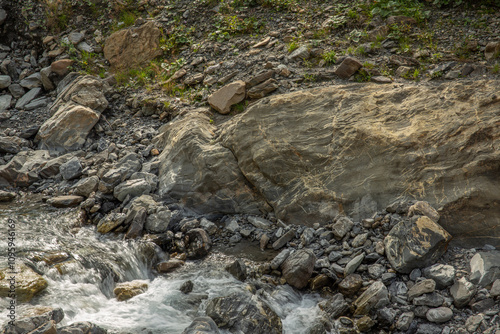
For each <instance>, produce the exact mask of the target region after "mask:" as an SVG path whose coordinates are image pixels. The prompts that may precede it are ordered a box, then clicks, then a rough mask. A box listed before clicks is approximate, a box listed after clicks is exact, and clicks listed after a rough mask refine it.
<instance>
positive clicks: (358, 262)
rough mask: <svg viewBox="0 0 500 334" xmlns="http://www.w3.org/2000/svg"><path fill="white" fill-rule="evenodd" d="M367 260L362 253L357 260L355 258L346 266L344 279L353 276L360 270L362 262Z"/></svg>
mask: <svg viewBox="0 0 500 334" xmlns="http://www.w3.org/2000/svg"><path fill="white" fill-rule="evenodd" d="M364 258H365V254H364V253H362V254H360V255H358V256H356V257H355V258H353V259H352V260H351V261H349V263H347V264H346V266H345V269H344V277H346V276H348V275H350V274H352V273H353V272H355V271H356V269H358V267H359V266H360V265H361V262H363V260H364Z"/></svg>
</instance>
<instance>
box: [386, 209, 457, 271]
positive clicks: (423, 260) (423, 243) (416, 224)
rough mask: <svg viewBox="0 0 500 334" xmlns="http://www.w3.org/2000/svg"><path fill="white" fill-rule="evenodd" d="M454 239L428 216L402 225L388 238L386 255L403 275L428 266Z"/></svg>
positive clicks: (418, 217) (395, 227) (416, 217)
mask: <svg viewBox="0 0 500 334" xmlns="http://www.w3.org/2000/svg"><path fill="white" fill-rule="evenodd" d="M450 240H451V236H450V234H449V233H448V232H446V231H445V230H444V229H443V228H442V227H441V226H439V225H438V224H436V223H434V222H433V221H432V220H431V219H430V218H428V217H426V216H415V217H413V218H412V219H411V220H410V221H402V222H400V223H398V224H397V225H396V226H394V227H393V229H392V230H391V231H390V232H389V234H388V235H387V236H386V237H385V239H384V243H385V253H386V254H387V259H388V260H389V262H390V263H391V266H392V267H393V268H394V269H395V270H397V271H398V272H401V273H406V274H408V273H410V272H411V271H412V270H413V269H415V268H419V267H426V266H429V265H431V264H433V263H436V261H437V260H438V259H439V258H440V257H441V256H442V255H443V254H444V252H445V251H446V249H447V247H448V243H449V242H450Z"/></svg>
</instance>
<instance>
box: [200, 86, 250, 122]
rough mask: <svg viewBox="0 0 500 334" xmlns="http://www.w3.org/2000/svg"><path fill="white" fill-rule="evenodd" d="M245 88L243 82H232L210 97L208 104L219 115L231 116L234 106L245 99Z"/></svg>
mask: <svg viewBox="0 0 500 334" xmlns="http://www.w3.org/2000/svg"><path fill="white" fill-rule="evenodd" d="M245 86H246V85H245V82H244V81H241V80H238V81H235V82H232V83H230V84H228V85H226V86H224V87H222V88H221V89H219V90H218V91H216V92H215V93H213V94H212V95H210V96H209V98H208V103H209V104H210V106H212V108H214V109H215V110H217V111H218V112H219V113H221V114H223V115H225V114H229V112H230V111H231V106H232V105H234V104H236V103H239V102H241V101H243V100H244V99H245Z"/></svg>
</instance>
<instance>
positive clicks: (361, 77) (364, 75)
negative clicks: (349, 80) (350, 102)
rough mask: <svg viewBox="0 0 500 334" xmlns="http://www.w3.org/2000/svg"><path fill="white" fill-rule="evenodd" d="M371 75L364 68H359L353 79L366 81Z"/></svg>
mask: <svg viewBox="0 0 500 334" xmlns="http://www.w3.org/2000/svg"><path fill="white" fill-rule="evenodd" d="M372 76H373V75H372V74H371V73H369V72H367V71H365V70H364V69H360V70H359V71H358V72H357V73H356V75H355V76H354V79H355V80H356V81H357V82H367V81H370V80H371V79H372Z"/></svg>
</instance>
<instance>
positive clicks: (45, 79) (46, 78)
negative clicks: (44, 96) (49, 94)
mask: <svg viewBox="0 0 500 334" xmlns="http://www.w3.org/2000/svg"><path fill="white" fill-rule="evenodd" d="M51 74H52V70H51V69H50V66H48V67H45V68H43V69H42V70H41V71H40V79H41V80H42V85H43V89H45V90H46V91H51V90H54V89H55V88H56V86H55V85H54V83H53V82H52V80H51V79H50V75H51Z"/></svg>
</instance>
